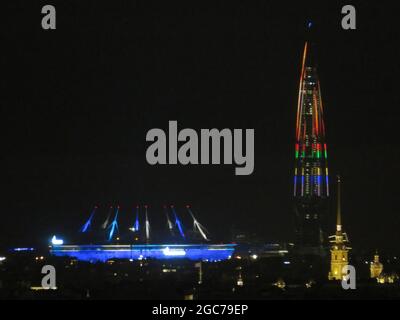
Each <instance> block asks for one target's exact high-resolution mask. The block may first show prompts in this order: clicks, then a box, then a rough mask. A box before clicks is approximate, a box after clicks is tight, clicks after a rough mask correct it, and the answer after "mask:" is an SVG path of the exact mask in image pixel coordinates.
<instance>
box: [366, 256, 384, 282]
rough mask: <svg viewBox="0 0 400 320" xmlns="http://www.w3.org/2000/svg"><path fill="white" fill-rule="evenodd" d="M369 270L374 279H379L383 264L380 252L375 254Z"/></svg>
mask: <svg viewBox="0 0 400 320" xmlns="http://www.w3.org/2000/svg"><path fill="white" fill-rule="evenodd" d="M369 269H370V272H371V278H372V279H377V278H378V277H379V276H380V275H381V274H382V271H383V264H382V263H381V262H380V261H379V255H378V251H377V252H375V255H374V261H373V262H371V265H370V267H369Z"/></svg>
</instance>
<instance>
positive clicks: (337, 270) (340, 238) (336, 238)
mask: <svg viewBox="0 0 400 320" xmlns="http://www.w3.org/2000/svg"><path fill="white" fill-rule="evenodd" d="M340 185H341V179H340V176H339V175H338V176H337V208H336V233H335V235H333V236H330V237H329V238H330V239H331V241H330V242H331V243H332V246H331V271H330V272H329V275H328V278H329V279H330V280H342V279H343V276H344V273H343V268H344V267H345V266H346V265H347V264H348V263H349V257H348V253H349V250H350V249H351V248H349V247H348V246H347V243H348V242H349V240H348V238H347V234H346V233H345V232H343V230H342V211H341V190H340Z"/></svg>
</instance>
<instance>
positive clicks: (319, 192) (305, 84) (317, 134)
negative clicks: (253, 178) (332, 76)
mask: <svg viewBox="0 0 400 320" xmlns="http://www.w3.org/2000/svg"><path fill="white" fill-rule="evenodd" d="M313 54H314V53H313V52H312V50H311V47H310V45H309V43H307V42H306V44H305V46H304V51H303V59H302V68H301V75H300V85H299V94H298V105H297V116H296V142H295V168H294V188H293V196H294V198H295V205H296V208H295V210H296V231H297V242H298V243H299V244H300V245H304V246H311V247H312V246H320V245H321V244H322V242H323V238H324V237H323V233H322V223H321V221H322V216H323V215H324V211H325V207H326V198H327V197H329V176H328V164H327V157H328V151H327V145H326V141H325V124H324V113H323V105H322V99H321V89H320V84H319V79H318V74H317V68H316V65H315V61H314V57H313Z"/></svg>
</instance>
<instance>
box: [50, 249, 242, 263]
mask: <svg viewBox="0 0 400 320" xmlns="http://www.w3.org/2000/svg"><path fill="white" fill-rule="evenodd" d="M234 250H235V244H144V245H53V246H52V247H51V249H50V253H51V254H52V255H54V256H57V257H70V258H75V259H77V260H80V261H88V262H93V263H94V262H106V261H107V260H112V259H131V260H142V259H189V260H194V261H222V260H227V259H230V258H231V256H232V255H233V252H234Z"/></svg>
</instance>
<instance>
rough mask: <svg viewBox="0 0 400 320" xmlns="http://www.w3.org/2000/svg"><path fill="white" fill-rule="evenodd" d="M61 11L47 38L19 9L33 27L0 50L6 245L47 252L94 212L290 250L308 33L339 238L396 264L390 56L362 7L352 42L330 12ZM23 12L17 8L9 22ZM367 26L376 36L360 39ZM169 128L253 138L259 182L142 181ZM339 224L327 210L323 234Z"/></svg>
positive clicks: (0, 230)
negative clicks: (310, 32)
mask: <svg viewBox="0 0 400 320" xmlns="http://www.w3.org/2000/svg"><path fill="white" fill-rule="evenodd" d="M59 7H60V8H59V9H60V17H61V18H63V17H64V19H61V21H64V22H63V23H64V24H63V23H61V25H59V27H58V29H57V31H56V33H55V34H46V35H45V34H43V33H42V30H40V25H38V26H37V28H31V29H29V30H27V27H26V25H29V23H35V25H36V24H37V23H36V21H34V19H33V18H32V17H30V13H31V10H36V5H35V4H30V5H26V4H24V10H22V13H21V14H22V16H23V17H24V18H26V19H25V21H26V24H24V25H21V26H14V29H13V30H12V32H10V33H9V34H7V35H6V37H5V44H6V45H5V47H6V49H5V53H4V59H3V60H2V66H3V69H4V70H5V76H4V79H3V82H2V91H3V92H5V99H4V100H5V106H6V108H7V110H6V116H5V119H4V120H5V125H4V126H3V127H2V130H3V135H2V136H3V137H5V139H6V141H5V144H4V149H5V150H7V153H6V155H5V157H4V159H3V161H4V162H3V173H4V177H5V179H4V182H5V184H6V186H7V188H6V192H5V194H4V196H5V198H6V199H7V201H5V202H4V203H3V206H4V212H5V213H4V214H3V215H2V220H3V223H2V225H1V227H0V243H2V244H4V245H5V246H11V245H14V244H15V245H18V244H20V243H21V244H27V243H29V242H30V241H32V242H34V243H46V241H47V240H48V236H50V235H51V234H52V233H56V232H57V233H62V232H72V231H73V230H74V228H76V226H77V225H78V224H79V223H80V222H81V219H82V217H83V216H85V215H86V214H87V212H88V211H89V210H90V208H91V207H92V206H93V205H94V204H98V203H101V204H104V205H109V204H111V203H112V204H120V205H121V206H122V207H123V208H125V209H126V210H128V209H129V210H131V209H133V208H134V206H135V205H136V204H149V205H151V206H152V207H158V208H161V207H162V205H164V204H172V203H173V204H177V205H186V204H191V205H192V206H193V207H194V208H196V211H197V212H199V213H200V215H201V221H202V223H203V224H204V225H206V226H207V227H208V228H209V229H210V231H211V233H212V234H214V235H217V236H220V237H225V238H226V237H228V236H229V228H226V230H223V231H221V230H220V229H221V228H219V227H218V226H220V225H223V224H224V223H226V221H227V216H229V223H230V224H231V226H234V227H236V228H237V229H243V230H244V231H247V232H250V233H252V232H254V233H257V234H259V235H260V236H262V237H265V238H266V240H269V241H293V240H294V232H293V221H292V216H293V210H292V206H291V202H290V201H291V197H292V193H293V190H292V188H293V158H294V152H295V151H294V150H293V145H294V143H295V140H294V138H293V137H294V128H293V127H294V123H295V117H296V106H297V96H296V93H297V89H298V70H299V66H300V64H301V55H302V47H303V43H304V40H305V36H306V30H305V29H306V28H305V27H306V22H307V21H309V20H310V19H311V20H313V21H314V27H315V29H316V35H315V36H316V43H317V45H318V48H317V49H318V50H317V51H318V54H319V59H318V61H319V69H318V70H319V76H320V78H321V83H322V87H323V92H322V95H323V101H324V106H326V110H327V111H326V115H325V120H326V127H327V130H328V133H327V135H328V137H327V139H328V140H329V147H330V149H329V151H330V159H329V166H330V174H331V175H332V177H334V176H335V175H336V174H337V173H340V174H341V175H342V176H343V178H344V185H343V203H344V208H345V209H344V210H345V211H346V213H345V216H346V229H347V231H348V232H349V234H351V236H352V243H355V244H357V246H360V247H362V248H366V249H371V250H373V249H375V248H386V249H393V248H395V245H394V243H396V242H397V240H399V236H398V232H397V229H398V227H399V218H398V211H399V210H400V207H399V204H398V203H397V201H396V200H395V199H396V194H397V184H396V180H397V178H398V174H399V173H398V170H396V168H397V163H398V160H399V158H400V150H399V148H398V145H397V132H396V130H397V128H396V124H397V119H396V117H395V114H396V110H397V105H398V102H399V101H398V96H397V94H396V92H397V83H396V81H397V80H396V78H397V72H398V71H399V64H398V62H397V56H398V48H397V47H395V46H394V44H395V43H396V42H397V40H396V39H397V38H396V36H397V33H396V31H395V30H392V29H391V27H390V24H389V23H384V21H383V18H384V17H383V14H382V11H381V10H379V7H376V8H375V7H373V6H372V7H368V6H363V5H360V6H359V7H358V10H359V16H360V18H359V24H358V29H357V30H355V31H344V30H342V29H341V28H340V24H339V21H340V20H339V18H340V5H337V4H335V5H333V4H332V5H330V6H328V7H327V8H324V7H323V6H322V5H315V4H314V3H311V2H310V5H309V6H306V7H307V9H306V8H305V7H303V6H301V5H298V6H295V5H294V6H293V7H291V9H288V10H282V9H283V7H282V5H278V4H270V3H269V4H268V5H266V4H262V3H259V4H257V5H256V6H254V7H252V8H247V9H246V10H247V11H246V14H243V12H241V11H240V10H239V9H237V7H235V8H234V7H224V8H222V7H218V6H217V5H216V8H215V9H216V10H215V11H212V12H211V11H207V5H206V4H204V5H203V6H202V7H200V8H199V10H198V11H193V10H192V7H191V6H190V5H189V4H186V5H183V6H182V7H181V10H182V11H183V12H186V13H187V14H188V16H190V17H191V18H190V19H189V18H184V16H185V15H180V14H178V13H176V12H175V10H174V9H173V8H172V7H169V6H168V5H159V6H158V10H159V11H160V13H162V14H160V16H157V17H155V16H153V11H152V10H151V8H150V7H147V6H146V5H144V4H141V5H138V6H137V7H135V6H134V5H128V4H124V5H122V4H121V5H117V6H116V7H115V8H114V9H113V10H115V11H112V12H113V14H115V15H116V16H117V18H115V19H114V18H113V19H111V21H112V22H113V23H111V24H106V25H105V24H103V22H104V21H105V20H107V18H108V14H109V12H107V11H105V10H104V6H103V5H101V4H99V5H98V6H95V5H94V3H93V2H88V3H87V4H82V5H79V6H78V5H77V3H73V4H72V5H71V6H70V7H68V6H65V5H63V4H60V5H59ZM21 8H22V2H17V4H16V5H15V6H14V7H12V8H10V10H9V12H10V17H12V16H13V14H16V12H17V11H18V10H19V9H21ZM63 9H64V10H66V11H64V13H63ZM65 12H67V13H68V14H71V15H72V16H74V17H75V18H74V19H67V16H68V14H67V13H65ZM87 12H92V16H91V20H90V23H89V22H87V21H86V20H85V19H86V18H87ZM225 13H229V14H225ZM372 15H374V17H375V16H376V15H378V17H377V18H376V19H378V21H379V22H382V23H381V24H380V27H379V28H376V27H375V26H376V24H375V25H372V24H371V23H369V20H368V17H370V16H372ZM131 16H133V17H135V19H131ZM205 17H206V19H204V18H205ZM335 19H337V21H336V20H335ZM381 20H382V21H381ZM204 21H207V22H204ZM372 30H374V32H372ZM17 34H19V35H21V38H20V39H18V40H17V38H16V37H15V35H17ZM100 35H101V36H100ZM21 39H22V40H21ZM84 43H85V44H86V46H85V47H84V49H82V44H84ZM34 48H35V49H34ZM60 61H62V62H63V63H60ZM169 120H177V121H178V122H179V123H183V124H184V125H185V126H187V127H190V128H196V129H200V128H203V127H205V128H214V127H215V128H219V129H223V128H226V127H227V128H242V129H245V128H254V129H255V143H256V144H255V171H254V173H253V174H252V175H251V176H248V177H235V176H232V168H231V167H219V168H212V167H208V166H206V167H201V166H200V167H196V168H194V167H190V168H186V167H173V166H172V167H163V168H154V167H151V166H148V165H147V164H146V162H145V148H146V144H145V133H146V132H147V131H148V130H149V129H151V128H155V127H160V128H163V129H166V124H167V123H168V121H169ZM377 212H379V219H375V217H376V216H377V215H376V213H377ZM334 213H335V210H334V205H333V204H332V203H331V204H330V211H329V213H328V214H327V218H328V223H327V225H328V227H329V228H330V229H329V230H327V233H328V234H331V232H332V231H334V221H335V215H334ZM149 214H151V212H150V213H149ZM26 221H30V225H29V227H28V226H27V225H26ZM372 231H374V232H376V233H377V235H378V236H377V237H376V238H374V239H370V238H369V237H368V235H369V234H371V232H372ZM388 239H389V240H388ZM364 240H365V241H364Z"/></svg>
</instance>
